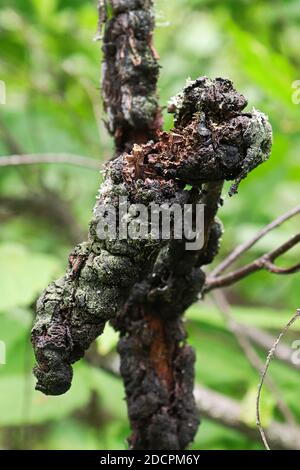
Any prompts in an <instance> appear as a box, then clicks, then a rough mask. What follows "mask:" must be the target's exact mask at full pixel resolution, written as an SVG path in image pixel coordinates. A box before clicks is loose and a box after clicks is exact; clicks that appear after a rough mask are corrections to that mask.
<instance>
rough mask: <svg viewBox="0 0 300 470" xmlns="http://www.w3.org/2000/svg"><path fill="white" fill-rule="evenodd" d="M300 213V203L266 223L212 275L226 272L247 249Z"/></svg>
mask: <svg viewBox="0 0 300 470" xmlns="http://www.w3.org/2000/svg"><path fill="white" fill-rule="evenodd" d="M298 214H300V205H299V206H296V207H294V208H293V209H291V210H290V211H288V212H286V213H284V214H282V215H281V216H280V217H278V218H277V219H275V220H273V221H272V222H271V223H270V224H268V225H266V226H265V227H264V228H262V229H261V230H260V231H259V232H258V233H257V234H256V235H255V236H254V237H253V238H251V239H250V240H248V241H246V242H245V243H242V244H241V245H239V246H238V247H237V248H235V249H234V250H233V251H232V252H231V253H230V255H229V256H227V258H225V259H224V260H223V261H222V262H221V263H220V264H219V265H218V266H217V267H216V268H215V269H214V270H213V271H212V272H211V273H210V276H211V277H218V276H219V275H220V274H221V273H222V272H224V271H225V270H226V269H227V268H228V267H229V266H231V265H232V264H233V263H234V261H236V260H237V259H238V258H239V257H240V256H242V254H244V253H245V252H246V251H247V250H249V249H250V248H251V247H252V246H254V245H255V244H256V243H257V242H258V241H259V240H261V239H262V238H263V237H264V236H266V235H267V234H268V233H269V232H271V231H272V230H274V229H275V228H277V227H279V226H280V225H282V224H283V223H284V222H286V221H287V220H289V219H291V218H292V217H295V215H298Z"/></svg>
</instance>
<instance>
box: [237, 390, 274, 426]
mask: <svg viewBox="0 0 300 470" xmlns="http://www.w3.org/2000/svg"><path fill="white" fill-rule="evenodd" d="M257 391H258V390H257V385H253V386H252V387H250V388H249V389H248V391H247V393H246V395H245V396H244V398H243V400H242V401H241V414H240V419H241V420H242V421H243V422H244V423H246V424H247V425H248V426H252V427H253V428H255V427H256V397H257ZM275 404H276V402H275V399H274V397H273V396H272V394H271V392H266V393H262V395H261V399H260V420H261V423H262V424H263V426H266V427H268V425H269V424H270V423H271V421H272V419H273V414H274V409H275Z"/></svg>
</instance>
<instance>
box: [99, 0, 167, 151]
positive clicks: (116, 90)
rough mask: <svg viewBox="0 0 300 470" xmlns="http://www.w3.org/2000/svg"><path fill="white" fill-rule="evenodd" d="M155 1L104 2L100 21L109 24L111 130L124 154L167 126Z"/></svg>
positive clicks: (106, 83)
mask: <svg viewBox="0 0 300 470" xmlns="http://www.w3.org/2000/svg"><path fill="white" fill-rule="evenodd" d="M152 3H153V2H152V0H129V1H127V0H126V1H125V0H123V1H120V0H111V1H110V2H104V1H102V2H101V1H100V4H99V5H100V7H99V8H100V23H102V22H105V23H106V27H105V32H104V38H103V53H104V58H105V60H104V62H103V74H102V92H103V100H104V107H105V110H106V113H107V128H108V130H109V132H110V133H111V134H112V135H113V136H114V138H115V143H116V149H117V151H118V152H122V151H124V150H131V147H132V145H133V144H135V143H136V144H139V143H145V142H147V141H148V140H150V139H155V138H156V130H157V129H159V128H160V127H161V125H162V118H161V112H160V108H159V106H158V97H157V93H156V82H157V78H158V72H159V65H158V62H157V59H158V56H157V53H156V51H155V49H154V46H153V43H152V33H153V28H154V15H153V12H152ZM100 27H101V24H100Z"/></svg>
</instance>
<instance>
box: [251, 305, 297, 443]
mask: <svg viewBox="0 0 300 470" xmlns="http://www.w3.org/2000/svg"><path fill="white" fill-rule="evenodd" d="M299 317H300V310H297V312H296V313H295V315H294V316H293V317H292V318H291V319H290V321H289V322H288V323H287V324H286V325H285V327H284V328H283V330H282V331H281V333H280V334H279V335H278V337H277V338H276V340H275V342H274V344H273V346H272V348H271V349H270V351H269V354H268V357H267V360H266V363H265V366H264V368H263V369H262V373H261V380H260V382H259V385H258V392H257V397H256V424H257V426H258V429H259V432H260V435H261V438H262V441H263V443H264V445H265V447H266V449H267V450H270V446H269V442H268V440H267V436H266V432H265V430H264V429H263V427H262V424H261V418H260V397H261V392H262V388H263V384H264V382H265V380H266V377H267V373H268V369H269V366H270V363H271V361H272V359H273V357H274V354H275V351H276V348H277V346H278V344H279V342H280V340H281V338H282V337H283V336H284V334H285V333H286V332H287V331H288V329H289V328H290V327H291V326H292V325H293V323H295V321H296V320H297V319H298V318H299Z"/></svg>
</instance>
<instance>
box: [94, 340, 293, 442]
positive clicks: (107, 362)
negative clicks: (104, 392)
mask: <svg viewBox="0 0 300 470" xmlns="http://www.w3.org/2000/svg"><path fill="white" fill-rule="evenodd" d="M85 359H86V360H87V362H88V363H89V364H91V365H92V366H93V367H97V368H98V367H100V368H101V369H103V370H105V371H106V372H108V373H109V374H112V375H113V376H114V377H119V376H120V375H119V366H118V357H117V356H116V355H114V356H110V357H106V356H102V355H100V354H99V353H98V351H97V348H96V347H95V346H94V345H92V347H91V348H90V349H89V350H88V351H87V354H86V357H85ZM194 395H195V400H196V404H197V407H198V410H199V412H200V414H201V415H202V416H203V417H205V418H207V419H210V420H212V421H215V422H217V423H219V424H222V425H223V426H225V427H228V428H231V429H234V430H236V431H238V432H240V433H242V434H243V435H245V436H246V437H247V438H248V439H251V440H254V441H257V440H258V438H259V434H258V432H257V430H256V428H255V427H252V426H250V425H249V424H247V423H245V422H244V421H243V420H242V418H241V416H242V415H243V413H242V409H241V405H240V403H239V402H238V401H237V400H234V399H232V398H229V397H228V396H226V395H223V394H221V393H218V392H216V391H214V390H211V389H209V388H206V387H204V386H200V385H196V387H195V389H194ZM266 434H267V437H268V440H269V443H270V445H271V446H272V447H273V448H274V449H285V450H288V449H300V428H299V427H298V426H291V425H289V424H285V423H279V422H277V421H272V422H271V423H270V424H269V426H268V427H267V429H266Z"/></svg>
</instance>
